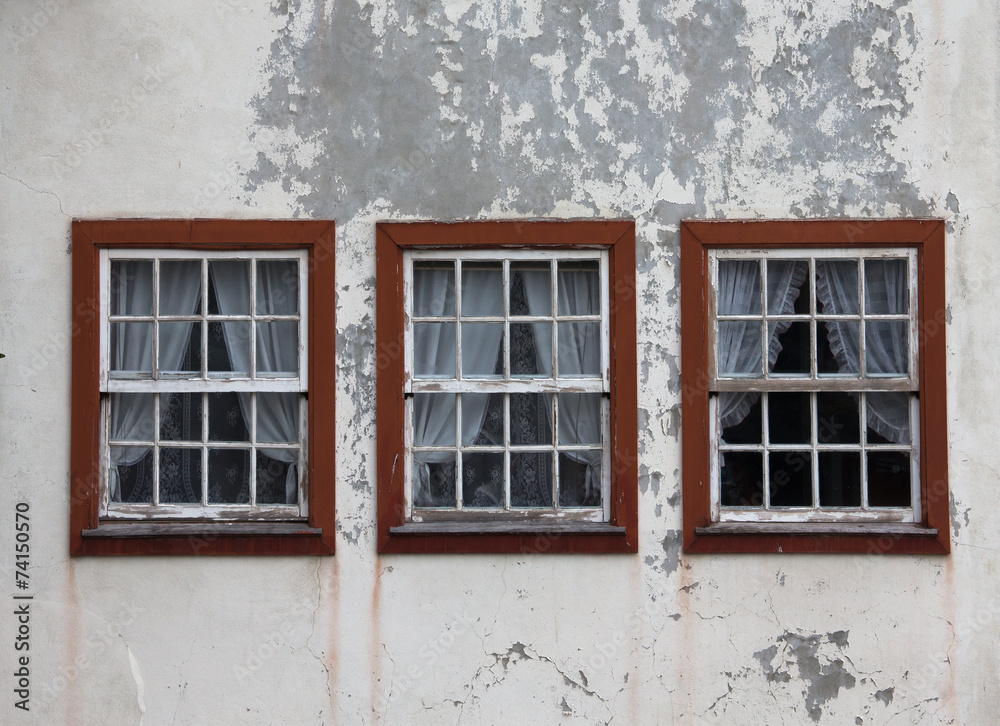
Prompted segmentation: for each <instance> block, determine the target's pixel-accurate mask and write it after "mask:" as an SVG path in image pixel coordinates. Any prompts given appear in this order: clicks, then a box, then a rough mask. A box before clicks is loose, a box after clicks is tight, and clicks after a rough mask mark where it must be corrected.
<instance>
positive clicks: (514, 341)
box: [510, 323, 552, 378]
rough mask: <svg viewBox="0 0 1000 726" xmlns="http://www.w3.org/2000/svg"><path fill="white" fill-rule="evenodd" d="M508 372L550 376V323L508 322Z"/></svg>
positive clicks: (520, 374) (516, 375)
mask: <svg viewBox="0 0 1000 726" xmlns="http://www.w3.org/2000/svg"><path fill="white" fill-rule="evenodd" d="M510 374H511V376H515V377H521V376H524V377H530V378H551V377H552V324H551V323H511V324H510Z"/></svg>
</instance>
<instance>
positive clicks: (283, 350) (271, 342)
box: [257, 320, 299, 378]
mask: <svg viewBox="0 0 1000 726" xmlns="http://www.w3.org/2000/svg"><path fill="white" fill-rule="evenodd" d="M298 374H299V324H298V322H296V321H294V320H283V321H281V322H274V323H257V377H258V378H294V377H295V376H297V375H298Z"/></svg>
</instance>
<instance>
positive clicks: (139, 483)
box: [108, 446, 153, 504]
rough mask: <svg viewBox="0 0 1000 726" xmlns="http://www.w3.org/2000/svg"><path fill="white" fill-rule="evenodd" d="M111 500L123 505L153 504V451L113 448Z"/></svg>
mask: <svg viewBox="0 0 1000 726" xmlns="http://www.w3.org/2000/svg"><path fill="white" fill-rule="evenodd" d="M109 479H110V481H109V482H108V484H109V488H110V491H109V498H110V499H111V501H112V502H121V503H123V504H152V503H153V449H152V447H148V446H112V447H111V471H110V472H109Z"/></svg>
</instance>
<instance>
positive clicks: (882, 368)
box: [865, 320, 910, 376]
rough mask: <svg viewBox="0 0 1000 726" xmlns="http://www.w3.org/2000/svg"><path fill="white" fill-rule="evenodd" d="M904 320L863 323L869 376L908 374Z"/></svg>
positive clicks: (905, 325)
mask: <svg viewBox="0 0 1000 726" xmlns="http://www.w3.org/2000/svg"><path fill="white" fill-rule="evenodd" d="M907 328H908V326H907V323H906V321H905V320H869V321H868V322H866V323H865V367H866V370H867V373H868V375H869V376H905V375H908V374H909V370H910V359H909V351H910V346H909V341H908V339H907Z"/></svg>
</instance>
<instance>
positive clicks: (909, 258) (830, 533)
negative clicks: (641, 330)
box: [681, 220, 949, 552]
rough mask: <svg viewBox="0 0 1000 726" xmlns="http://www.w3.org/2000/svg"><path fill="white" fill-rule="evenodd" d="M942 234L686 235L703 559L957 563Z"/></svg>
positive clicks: (698, 546) (788, 226) (770, 227)
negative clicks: (951, 517)
mask: <svg viewBox="0 0 1000 726" xmlns="http://www.w3.org/2000/svg"><path fill="white" fill-rule="evenodd" d="M943 230H944V226H943V223H941V222H940V221H937V220H905V221H879V222H850V221H846V222H836V221H817V222H770V221H769V222H763V221H732V222H723V221H703V222H685V223H684V224H683V226H682V252H681V254H682V286H683V289H682V315H683V319H682V344H683V359H682V365H683V375H682V377H683V395H684V419H683V426H684V428H683V437H684V442H683V445H684V450H683V456H684V460H683V463H684V472H683V479H684V499H685V501H684V524H685V547H686V549H687V550H688V551H689V552H721V551H852V552H853V551H861V552H947V551H948V546H949V543H948V520H947V506H948V496H947V476H946V475H947V463H946V456H947V448H946V447H947V435H946V430H945V410H944V407H945V390H944V387H945V375H944V326H945V308H944V279H943V278H944V259H943V256H944V232H943Z"/></svg>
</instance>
